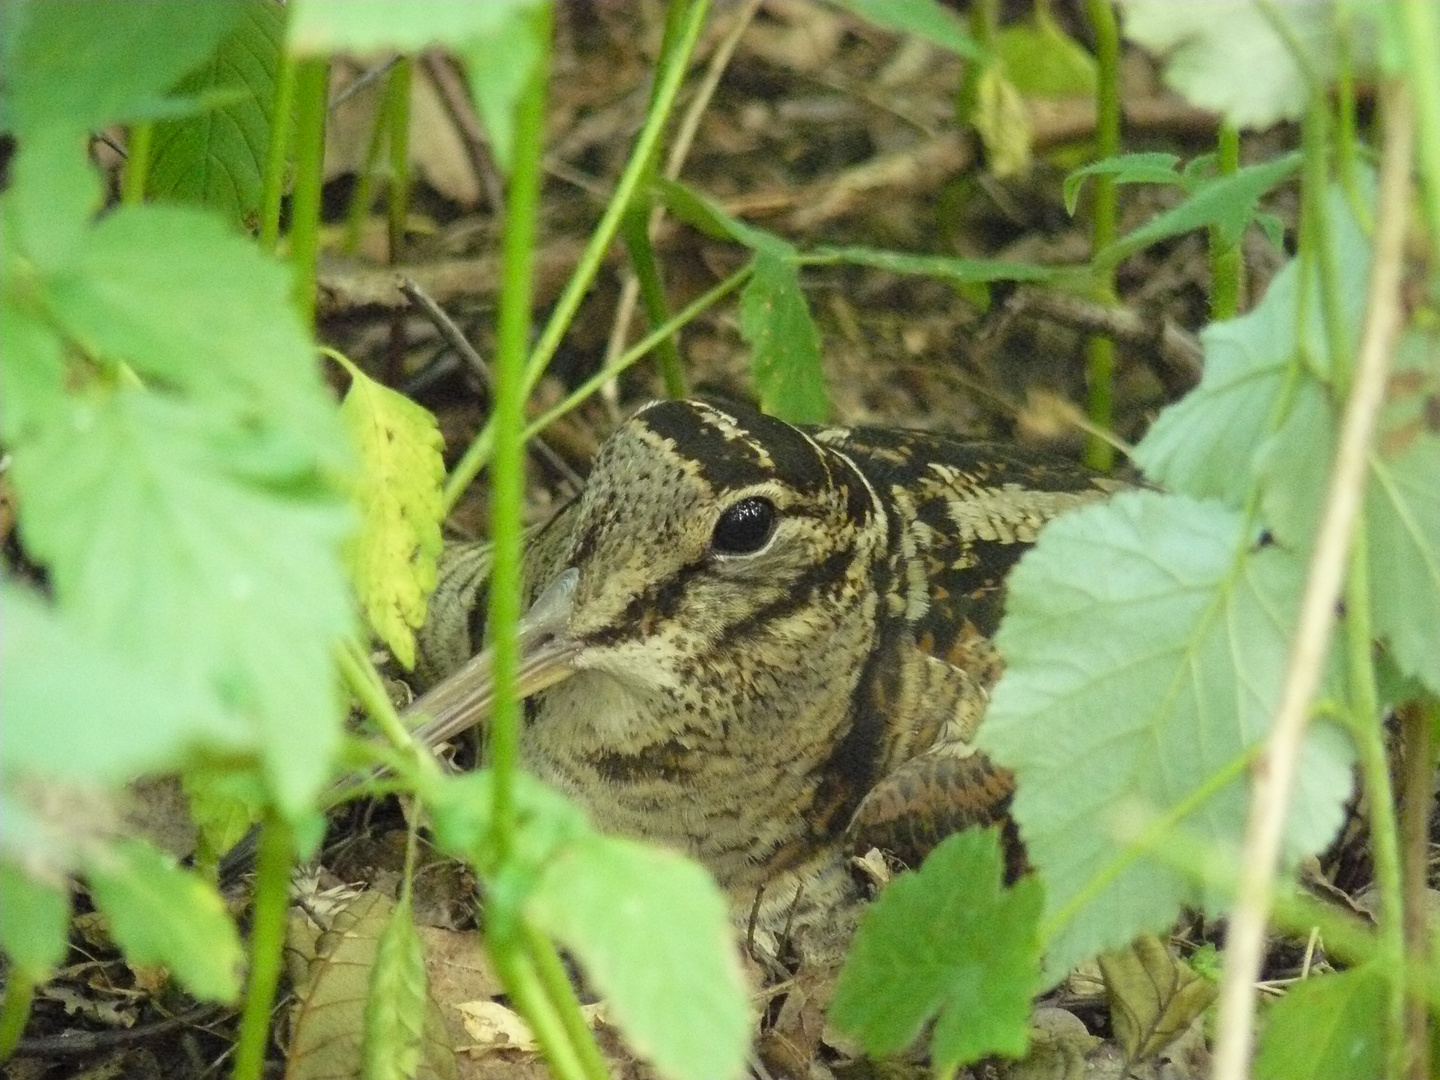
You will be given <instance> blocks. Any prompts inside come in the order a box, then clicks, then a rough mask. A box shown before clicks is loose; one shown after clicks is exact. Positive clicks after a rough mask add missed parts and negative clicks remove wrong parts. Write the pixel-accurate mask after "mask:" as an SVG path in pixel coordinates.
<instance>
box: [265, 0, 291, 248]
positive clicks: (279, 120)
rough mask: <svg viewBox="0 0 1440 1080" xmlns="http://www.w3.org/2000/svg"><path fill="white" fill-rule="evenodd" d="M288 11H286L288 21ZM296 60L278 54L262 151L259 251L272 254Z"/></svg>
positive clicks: (276, 237) (277, 232) (282, 189)
mask: <svg viewBox="0 0 1440 1080" xmlns="http://www.w3.org/2000/svg"><path fill="white" fill-rule="evenodd" d="M289 10H290V9H289V7H288V5H287V7H286V8H285V11H286V14H287V17H288V14H289ZM295 66H296V60H295V58H294V57H293V56H291V55H290V54H289V53H288V52H281V54H280V69H279V70H278V71H277V72H276V73H275V97H274V99H273V100H272V101H271V103H270V143H269V145H268V146H267V147H266V150H265V175H264V177H263V178H262V180H261V184H260V247H261V248H262V249H263V250H265V251H274V250H275V245H276V244H278V243H279V242H280V201H281V198H282V196H283V195H284V194H285V158H286V156H287V155H288V154H289V152H290V126H291V124H292V123H293V122H294V109H295Z"/></svg>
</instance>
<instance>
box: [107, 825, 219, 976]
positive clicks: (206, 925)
mask: <svg viewBox="0 0 1440 1080" xmlns="http://www.w3.org/2000/svg"><path fill="white" fill-rule="evenodd" d="M85 870H86V877H87V881H88V883H89V886H90V895H91V896H93V897H94V899H95V905H96V907H98V908H99V909H100V910H101V911H102V912H104V913H105V916H106V918H108V919H109V920H110V929H111V932H112V933H113V934H114V936H115V940H116V941H117V942H118V943H119V945H120V947H121V948H122V949H124V950H125V956H126V958H127V959H128V960H129V961H130V963H132V964H164V965H165V966H166V967H168V968H169V969H170V970H171V971H173V972H174V973H175V975H176V977H177V978H178V979H179V980H180V981H181V982H182V983H184V984H185V987H186V989H188V990H189V991H190V992H191V993H192V994H194V995H195V996H196V997H198V998H204V999H205V1000H208V1001H223V1002H232V1001H234V1000H235V999H236V998H237V997H238V996H239V994H240V969H241V963H242V960H243V957H244V953H243V950H242V948H241V946H240V935H239V933H237V932H236V930H235V924H234V923H233V922H231V921H230V915H229V913H228V912H227V911H226V909H225V901H224V899H223V898H222V897H221V896H220V894H219V892H217V891H216V889H215V887H214V886H213V885H211V884H210V883H208V882H206V881H205V880H204V879H203V878H201V877H200V876H199V875H197V874H193V873H191V872H190V871H188V870H181V869H180V868H179V867H178V866H176V865H175V863H174V861H173V860H172V859H170V857H169V856H168V855H164V854H162V853H161V852H159V851H157V850H156V849H155V848H153V847H151V846H150V845H149V844H147V843H144V842H142V841H139V840H116V841H114V842H113V843H112V844H111V845H109V846H108V847H106V848H105V849H103V850H101V851H97V852H93V853H92V854H91V855H90V856H89V857H88V858H87V859H86V862H85Z"/></svg>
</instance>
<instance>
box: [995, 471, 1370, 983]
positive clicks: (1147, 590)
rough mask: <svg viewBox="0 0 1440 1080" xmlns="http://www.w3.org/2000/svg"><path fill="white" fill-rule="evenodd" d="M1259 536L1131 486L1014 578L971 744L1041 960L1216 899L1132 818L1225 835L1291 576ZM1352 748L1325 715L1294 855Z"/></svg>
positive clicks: (1233, 821)
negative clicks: (1007, 809) (1038, 914)
mask: <svg viewBox="0 0 1440 1080" xmlns="http://www.w3.org/2000/svg"><path fill="white" fill-rule="evenodd" d="M1258 541H1259V537H1258V536H1257V535H1256V534H1255V533H1254V532H1247V531H1245V530H1244V529H1243V528H1242V521H1241V518H1240V516H1239V514H1237V513H1235V512H1232V511H1229V510H1227V509H1225V508H1224V507H1222V506H1220V505H1219V504H1217V503H1213V502H1208V503H1206V502H1197V501H1195V500H1193V499H1190V498H1185V497H1182V496H1171V495H1162V494H1159V493H1156V492H1150V491H1141V492H1130V493H1125V494H1121V495H1118V496H1116V497H1115V498H1114V499H1113V500H1112V501H1111V502H1109V503H1107V504H1105V505H1101V506H1093V507H1086V508H1084V509H1081V510H1078V511H1075V512H1074V513H1072V514H1068V515H1066V516H1064V517H1061V518H1059V519H1058V520H1056V521H1055V522H1053V523H1052V524H1051V525H1050V526H1049V527H1048V528H1047V529H1046V530H1045V532H1044V533H1042V534H1041V537H1040V540H1039V542H1038V543H1037V544H1036V546H1035V547H1034V548H1033V549H1032V550H1031V551H1030V552H1029V553H1028V554H1027V555H1026V556H1025V557H1024V558H1022V559H1021V561H1020V563H1019V565H1018V566H1017V567H1016V569H1015V570H1014V572H1013V573H1012V574H1011V577H1010V581H1009V595H1008V599H1007V601H1006V608H1007V612H1006V618H1005V621H1004V623H1003V624H1002V626H1001V628H1000V632H999V634H998V636H997V639H996V643H997V645H998V646H999V648H1000V651H1001V653H1002V654H1003V655H1004V657H1005V660H1006V664H1007V668H1006V672H1005V675H1004V676H1003V677H1002V679H1001V680H1000V683H999V684H998V685H997V686H996V688H995V692H994V696H993V698H992V700H991V705H990V709H989V711H988V713H987V714H986V720H985V723H984V724H983V725H982V726H981V729H980V734H979V744H980V746H981V747H982V748H983V749H985V750H986V751H987V752H988V753H990V754H991V755H992V756H993V757H994V758H995V759H996V760H997V761H998V762H999V763H1000V764H1003V765H1006V766H1008V767H1009V768H1011V769H1013V770H1015V773H1016V778H1017V785H1018V792H1017V794H1016V798H1015V803H1014V810H1013V812H1014V816H1015V819H1016V821H1017V822H1018V823H1019V825H1020V830H1021V834H1022V837H1023V838H1024V840H1025V843H1026V848H1027V851H1028V852H1029V855H1030V859H1031V861H1032V862H1033V863H1034V864H1035V866H1036V867H1037V868H1038V870H1039V873H1040V875H1041V878H1042V880H1043V881H1044V882H1045V888H1046V901H1047V904H1048V907H1047V914H1046V925H1047V942H1046V953H1047V962H1048V964H1049V965H1050V972H1051V974H1052V975H1054V974H1060V973H1063V972H1064V971H1065V970H1067V969H1068V968H1069V967H1070V966H1072V965H1073V964H1075V963H1076V962H1078V961H1080V960H1082V959H1084V958H1085V957H1087V956H1091V955H1094V954H1095V953H1097V952H1099V951H1101V950H1103V949H1107V948H1113V947H1116V946H1120V945H1124V944H1125V943H1127V942H1128V941H1129V940H1130V939H1131V938H1133V937H1134V936H1135V935H1136V934H1137V933H1139V932H1140V931H1142V930H1161V929H1163V928H1164V927H1166V926H1168V925H1169V924H1170V923H1171V921H1172V920H1173V919H1174V918H1175V917H1176V915H1177V914H1178V913H1179V911H1180V909H1181V907H1183V906H1187V905H1203V904H1205V903H1207V902H1211V903H1213V902H1215V901H1216V900H1217V899H1218V898H1215V897H1210V896H1207V895H1206V894H1205V893H1204V892H1202V891H1201V890H1200V889H1199V888H1198V887H1197V886H1196V885H1195V884H1194V882H1193V881H1192V880H1191V879H1190V878H1189V877H1187V876H1186V875H1184V874H1182V873H1180V872H1179V871H1177V870H1175V869H1172V868H1170V867H1168V866H1165V865H1161V864H1160V863H1159V862H1157V861H1155V860H1153V859H1151V858H1149V857H1147V856H1146V855H1145V854H1144V853H1143V851H1142V849H1141V848H1140V846H1139V842H1138V841H1137V840H1136V839H1135V838H1134V837H1133V833H1134V832H1136V831H1138V830H1140V829H1142V828H1143V827H1145V826H1147V825H1148V824H1150V823H1151V822H1154V821H1158V820H1161V819H1164V820H1167V821H1171V822H1172V823H1175V824H1179V825H1182V826H1184V827H1186V828H1187V829H1188V830H1190V831H1192V832H1193V833H1194V834H1195V835H1196V836H1197V837H1198V838H1200V839H1202V840H1206V841H1209V842H1212V843H1215V844H1219V845H1231V844H1235V843H1237V842H1238V838H1239V835H1240V832H1241V829H1242V826H1243V823H1244V818H1245V813H1246V803H1247V799H1246V784H1245V781H1246V775H1247V774H1246V768H1245V766H1246V763H1247V762H1248V760H1249V754H1250V751H1251V750H1252V749H1253V748H1254V747H1255V746H1256V744H1257V743H1258V742H1259V741H1260V740H1261V739H1263V738H1264V737H1265V735H1266V734H1267V733H1268V730H1269V725H1270V722H1271V718H1272V716H1273V713H1274V708H1275V705H1276V702H1277V700H1278V698H1279V690H1280V685H1281V681H1282V679H1283V675H1284V670H1285V664H1286V659H1287V656H1288V652H1289V646H1290V640H1291V636H1292V630H1293V624H1294V618H1295V612H1296V610H1297V608H1298V604H1299V596H1300V589H1301V584H1302V580H1303V576H1304V571H1305V567H1304V564H1303V561H1302V560H1301V559H1300V557H1298V556H1297V555H1296V554H1295V553H1293V552H1290V551H1286V550H1283V549H1281V548H1279V547H1276V546H1274V545H1269V546H1266V545H1263V544H1261V543H1259V542H1258ZM1350 760H1351V754H1350V749H1349V744H1348V742H1347V741H1346V740H1345V739H1344V737H1343V736H1341V735H1340V733H1339V732H1338V731H1337V730H1335V729H1334V728H1332V727H1330V726H1329V725H1326V724H1318V723H1317V724H1316V725H1315V726H1314V727H1313V728H1312V730H1311V732H1310V734H1309V737H1308V739H1307V742H1306V745H1305V747H1304V750H1303V753H1302V759H1301V763H1300V768H1299V780H1298V784H1297V787H1296V791H1295V796H1294V805H1293V807H1292V811H1291V813H1290V814H1289V817H1288V819H1287V820H1288V826H1287V833H1286V838H1285V850H1286V853H1287V857H1288V858H1291V859H1294V858H1296V857H1298V856H1299V855H1301V854H1304V853H1308V852H1313V851H1315V850H1317V849H1319V848H1320V847H1322V846H1324V844H1326V843H1327V842H1328V841H1329V839H1330V838H1331V836H1332V835H1333V834H1334V832H1335V829H1336V828H1337V827H1338V826H1339V824H1340V821H1341V820H1342V817H1343V803H1344V800H1345V798H1346V797H1347V795H1348V794H1349V791H1350V786H1351V775H1350Z"/></svg>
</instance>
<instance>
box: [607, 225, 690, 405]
mask: <svg viewBox="0 0 1440 1080" xmlns="http://www.w3.org/2000/svg"><path fill="white" fill-rule="evenodd" d="M620 235H621V237H622V238H623V239H624V241H625V249H626V251H628V252H629V253H630V265H631V267H632V268H633V269H634V271H635V281H636V283H637V284H638V285H639V286H640V303H641V304H642V305H643V306H644V308H645V319H646V321H647V322H649V324H650V325H651V326H663V325H665V324H666V323H667V322H669V321H670V312H669V310H668V308H667V306H666V303H665V283H664V281H663V280H662V279H661V272H660V263H659V261H658V260H657V259H656V258H655V248H654V246H653V245H651V243H650V214H649V211H648V210H647V209H646V208H645V207H644V205H643V204H641V203H637V204H636V205H635V206H633V207H631V208H630V210H629V211H627V212H626V214H625V217H624V218H623V219H622V221H621V224H620ZM655 359H656V360H657V361H658V362H659V364H660V376H661V378H662V379H664V381H665V393H666V394H667V395H669V396H670V397H672V398H681V397H684V396H685V370H684V366H683V364H682V363H681V360H680V347H679V345H678V344H677V343H676V340H675V336H674V335H673V334H667V335H666V336H665V337H663V338H661V339H660V343H659V344H658V345H657V346H656V347H655Z"/></svg>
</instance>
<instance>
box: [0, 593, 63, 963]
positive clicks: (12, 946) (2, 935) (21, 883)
mask: <svg viewBox="0 0 1440 1080" xmlns="http://www.w3.org/2000/svg"><path fill="white" fill-rule="evenodd" d="M6 610H7V611H8V610H9V608H8V607H7V608H6ZM7 618H8V616H7ZM8 632H9V631H8V630H7V633H8ZM6 715H7V716H8V715H9V714H8V713H7V714H6ZM8 731H9V729H8V728H7V735H6V739H7V742H8V739H9V734H8ZM6 753H7V754H8V753H9V747H8V745H7V747H6ZM69 926H70V893H69V890H68V889H67V888H65V887H64V886H62V885H60V884H58V883H51V882H43V881H37V880H36V879H35V878H33V877H31V876H30V875H29V874H27V873H25V872H24V871H23V870H21V869H20V867H18V866H16V865H15V864H14V863H12V862H10V861H9V860H4V861H0V949H3V950H4V951H5V955H6V956H8V957H9V958H10V962H11V963H12V964H14V965H15V967H17V968H19V969H20V970H21V971H24V972H25V973H27V974H28V975H29V976H30V977H31V978H33V979H37V980H38V979H44V978H46V977H48V976H49V974H50V973H51V972H52V971H54V970H55V969H56V968H57V967H59V966H60V962H61V961H62V960H64V959H65V950H66V948H67V942H66V939H65V933H66V931H67V929H68V928H69Z"/></svg>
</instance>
